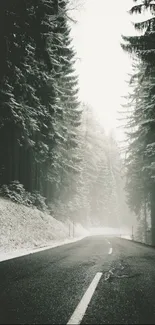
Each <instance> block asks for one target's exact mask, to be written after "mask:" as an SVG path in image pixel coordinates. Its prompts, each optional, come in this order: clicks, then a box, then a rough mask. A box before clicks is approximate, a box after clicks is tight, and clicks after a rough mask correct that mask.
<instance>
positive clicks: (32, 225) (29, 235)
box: [0, 198, 88, 261]
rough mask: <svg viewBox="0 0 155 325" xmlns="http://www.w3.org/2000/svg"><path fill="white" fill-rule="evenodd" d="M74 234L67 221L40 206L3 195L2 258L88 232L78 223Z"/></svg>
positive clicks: (0, 211)
mask: <svg viewBox="0 0 155 325" xmlns="http://www.w3.org/2000/svg"><path fill="white" fill-rule="evenodd" d="M74 233H75V238H71V237H70V236H69V224H64V223H62V222H60V221H58V220H56V219H55V218H53V217H52V216H50V215H48V214H47V213H43V212H41V211H39V210H38V209H37V208H29V207H26V206H24V205H21V204H16V203H13V202H11V201H10V200H7V199H3V198H0V261H4V260H6V259H10V258H14V257H17V256H22V255H27V254H30V253H35V252H37V251H41V250H45V249H48V248H52V247H57V246H60V245H64V244H67V243H71V242H74V241H77V240H80V239H82V238H84V237H86V236H87V235H88V232H87V231H86V230H85V229H84V228H83V227H82V226H81V225H76V227H75V231H74Z"/></svg>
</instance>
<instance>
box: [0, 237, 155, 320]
mask: <svg viewBox="0 0 155 325" xmlns="http://www.w3.org/2000/svg"><path fill="white" fill-rule="evenodd" d="M96 274H97V275H99V276H100V279H99V281H98V283H97V285H96V290H95V289H94V290H95V291H94V292H93V293H92V292H91V293H90V291H92V289H91V288H90V285H91V283H92V282H93V281H94V278H95V277H96ZM89 288H90V289H89ZM87 291H89V292H88V295H90V294H92V297H91V299H90V302H89V304H88V295H87V297H85V300H83V296H85V295H86V293H87ZM81 301H82V303H81V304H82V308H83V306H84V304H88V306H87V308H85V309H86V310H85V311H83V312H84V315H83V316H82V319H81V321H80V320H79V323H81V324H155V249H153V248H148V247H144V246H142V245H140V244H135V243H133V242H130V241H127V240H124V239H116V238H105V237H103V236H96V237H88V238H86V239H83V240H81V241H79V242H76V243H73V244H68V245H65V246H62V247H57V248H54V249H50V250H46V251H42V252H40V253H36V254H32V255H28V256H23V257H20V258H15V259H12V260H8V261H5V262H1V263H0V324H67V323H68V322H69V320H70V319H71V316H73V318H74V312H75V313H76V311H77V309H78V308H77V306H78V304H80V302H81ZM80 308H81V307H80ZM79 313H80V312H79ZM71 320H72V319H71Z"/></svg>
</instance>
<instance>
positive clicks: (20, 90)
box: [0, 0, 128, 226]
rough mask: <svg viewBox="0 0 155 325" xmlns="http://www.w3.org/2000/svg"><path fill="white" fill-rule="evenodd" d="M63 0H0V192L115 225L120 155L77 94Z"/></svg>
mask: <svg viewBox="0 0 155 325" xmlns="http://www.w3.org/2000/svg"><path fill="white" fill-rule="evenodd" d="M70 4H71V2H70V1H69V0H22V1H21V0H2V1H1V2H0V44H1V51H0V193H1V195H4V196H7V197H10V198H11V199H14V200H16V201H18V202H20V203H25V204H30V203H33V204H35V205H37V206H39V204H41V203H42V204H41V208H46V207H48V211H50V213H51V214H52V215H53V216H55V217H56V218H58V219H60V220H63V221H64V220H67V219H71V220H75V221H80V222H82V223H85V224H87V225H88V224H91V223H93V224H95V225H106V226H109V225H111V226H119V225H120V224H121V222H122V221H123V220H124V219H123V218H124V216H123V215H124V211H125V210H124V209H127V207H126V203H125V195H124V191H123V180H122V174H121V166H122V165H121V164H122V160H121V158H120V154H119V149H118V146H117V144H116V142H115V140H114V137H113V136H112V135H109V136H107V135H105V133H104V130H103V127H102V126H101V125H100V123H99V122H97V121H96V119H95V117H94V116H93V113H92V110H91V107H90V106H89V105H88V104H84V103H80V101H79V94H78V77H77V75H76V72H75V61H76V52H75V49H74V47H73V42H72V38H71V33H70V31H71V24H72V19H71V18H70ZM13 193H14V194H13ZM127 213H128V212H127Z"/></svg>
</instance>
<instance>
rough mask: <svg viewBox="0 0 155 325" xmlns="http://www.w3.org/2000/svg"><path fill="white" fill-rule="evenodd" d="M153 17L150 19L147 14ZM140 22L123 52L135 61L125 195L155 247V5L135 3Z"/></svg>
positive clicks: (128, 131)
mask: <svg viewBox="0 0 155 325" xmlns="http://www.w3.org/2000/svg"><path fill="white" fill-rule="evenodd" d="M148 12H149V13H150V16H149V17H148V18H147V16H145V15H144V14H145V13H148ZM130 14H131V15H132V16H133V17H134V16H135V15H139V22H136V23H134V27H135V35H134V36H130V37H129V36H128V37H126V36H123V40H122V48H123V49H124V50H125V51H127V52H128V53H129V54H130V55H131V57H132V75H131V78H130V81H129V86H130V94H129V96H128V101H127V108H128V110H127V111H128V113H127V124H126V135H127V140H128V149H127V154H126V177H127V182H126V191H127V195H128V204H129V206H130V208H131V209H132V211H134V212H135V213H136V215H137V216H138V218H139V219H140V220H141V225H143V237H144V240H145V241H147V230H148V228H149V226H151V238H152V244H153V245H155V42H154V40H155V4H154V2H153V1H151V0H147V1H146V0H145V1H144V0H141V1H140V2H138V1H136V0H135V1H134V5H133V6H132V8H131V9H130Z"/></svg>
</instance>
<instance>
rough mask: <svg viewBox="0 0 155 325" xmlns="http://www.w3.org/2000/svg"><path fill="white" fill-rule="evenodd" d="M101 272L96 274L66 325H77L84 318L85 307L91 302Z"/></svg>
mask: <svg viewBox="0 0 155 325" xmlns="http://www.w3.org/2000/svg"><path fill="white" fill-rule="evenodd" d="M101 276H102V272H98V273H96V275H95V277H94V279H93V281H92V282H91V284H90V286H89V287H88V289H87V291H86V292H85V294H84V295H83V297H82V299H81V301H80V302H79V304H78V305H77V307H76V309H75V311H74V313H73V314H72V316H71V318H70V319H69V321H68V323H67V325H74V324H75V325H79V324H80V323H81V321H82V319H83V317H84V314H85V312H86V310H87V307H88V305H89V303H90V301H91V298H92V296H93V294H94V292H95V289H96V287H97V285H98V283H99V281H100V279H101Z"/></svg>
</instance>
